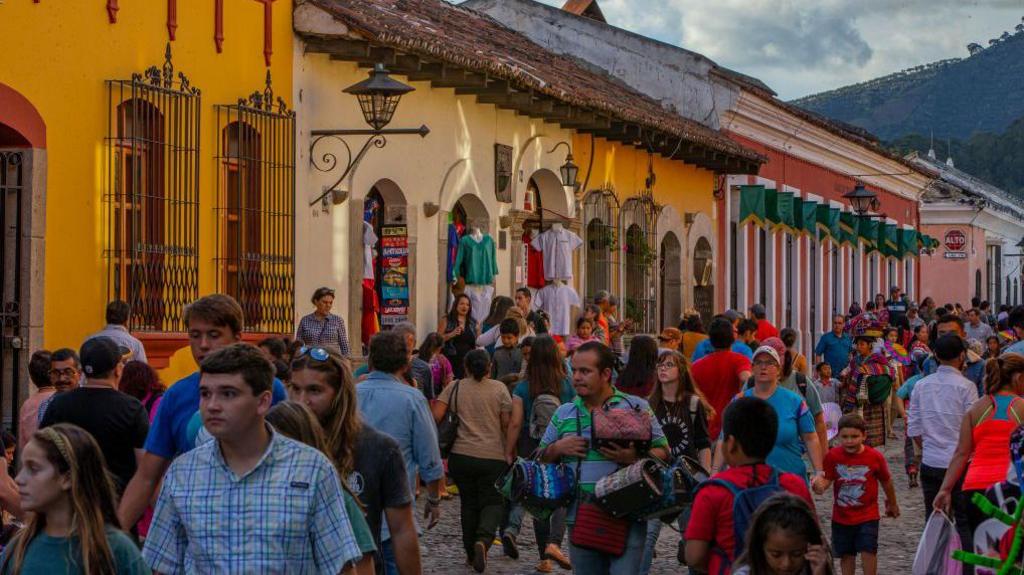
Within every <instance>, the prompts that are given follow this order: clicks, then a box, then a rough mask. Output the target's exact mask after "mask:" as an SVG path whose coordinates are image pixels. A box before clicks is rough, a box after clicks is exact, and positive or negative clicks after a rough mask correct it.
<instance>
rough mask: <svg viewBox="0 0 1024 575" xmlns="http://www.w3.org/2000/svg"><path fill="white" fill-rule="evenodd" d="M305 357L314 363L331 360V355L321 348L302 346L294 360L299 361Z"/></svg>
mask: <svg viewBox="0 0 1024 575" xmlns="http://www.w3.org/2000/svg"><path fill="white" fill-rule="evenodd" d="M307 355H308V356H309V357H310V358H312V359H315V360H316V361H327V360H328V359H330V358H331V354H330V353H328V352H327V350H326V349H324V348H322V347H309V346H305V345H304V346H302V347H300V348H299V353H298V354H297V355H296V356H295V359H299V358H300V357H305V356H307Z"/></svg>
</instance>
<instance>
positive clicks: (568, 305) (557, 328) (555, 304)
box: [533, 282, 580, 337]
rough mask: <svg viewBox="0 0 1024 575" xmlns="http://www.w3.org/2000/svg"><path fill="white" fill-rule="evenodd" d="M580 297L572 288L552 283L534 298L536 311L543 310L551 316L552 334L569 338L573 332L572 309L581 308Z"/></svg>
mask: <svg viewBox="0 0 1024 575" xmlns="http://www.w3.org/2000/svg"><path fill="white" fill-rule="evenodd" d="M579 305H580V296H579V295H577V294H576V290H574V289H572V286H569V285H568V284H563V283H557V282H556V283H552V284H548V285H546V286H544V287H543V288H541V289H540V290H538V291H537V293H536V294H535V295H534V296H533V307H534V309H542V310H544V311H545V312H547V314H548V315H549V316H551V330H550V331H551V334H552V335H560V336H562V337H565V336H568V335H569V334H570V333H572V332H573V330H572V325H571V324H572V308H573V306H577V307H579Z"/></svg>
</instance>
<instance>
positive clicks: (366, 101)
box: [343, 63, 415, 131]
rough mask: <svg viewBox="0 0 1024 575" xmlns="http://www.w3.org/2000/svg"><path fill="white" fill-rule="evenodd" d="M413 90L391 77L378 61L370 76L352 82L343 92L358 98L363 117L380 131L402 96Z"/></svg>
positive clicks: (393, 113)
mask: <svg viewBox="0 0 1024 575" xmlns="http://www.w3.org/2000/svg"><path fill="white" fill-rule="evenodd" d="M413 90H415V88H413V87H412V86H409V85H407V84H403V83H401V82H399V81H398V80H395V79H393V78H391V76H390V75H389V72H388V71H387V70H386V69H385V68H384V64H380V63H378V64H377V65H376V66H374V67H373V70H371V71H370V77H369V78H367V79H365V80H363V81H362V82H357V83H355V84H352V85H351V86H349V87H348V88H345V89H344V90H343V92H345V93H346V94H352V95H353V96H355V97H356V99H357V100H359V107H360V108H362V110H363V119H364V120H366V123H367V124H369V125H370V126H371V127H373V129H374V130H377V131H380V130H382V129H384V126H387V125H388V124H389V123H391V118H392V116H394V115H395V109H396V108H398V102H399V101H400V100H401V99H402V96H404V95H406V94H408V93H409V92H412V91H413Z"/></svg>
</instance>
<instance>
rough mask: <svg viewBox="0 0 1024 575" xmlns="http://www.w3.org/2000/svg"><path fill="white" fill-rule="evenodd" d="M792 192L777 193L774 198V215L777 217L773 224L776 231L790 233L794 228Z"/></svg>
mask: <svg viewBox="0 0 1024 575" xmlns="http://www.w3.org/2000/svg"><path fill="white" fill-rule="evenodd" d="M794 199H795V198H794V197H793V192H779V193H778V194H776V196H775V202H776V206H775V214H776V216H778V219H777V220H776V222H775V224H776V227H777V228H778V229H781V230H784V231H791V230H793V228H794V227H795V226H796V219H795V218H794V217H793V200H794Z"/></svg>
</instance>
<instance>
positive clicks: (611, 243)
mask: <svg viewBox="0 0 1024 575" xmlns="http://www.w3.org/2000/svg"><path fill="white" fill-rule="evenodd" d="M617 208H618V200H616V198H615V194H613V193H612V192H611V191H610V190H593V191H591V192H590V193H588V194H587V196H586V198H584V200H583V221H584V223H585V224H586V225H585V227H584V230H583V233H584V238H583V242H584V246H585V248H586V250H587V252H586V257H587V269H586V276H585V280H586V286H585V287H586V292H585V293H586V298H585V299H586V300H587V301H588V302H592V301H593V300H594V295H595V294H597V292H599V291H601V290H607V291H609V292H612V291H614V288H613V286H612V269H613V268H614V266H615V264H616V263H617V258H616V255H617V254H618V252H619V249H618V233H617V230H616V225H615V212H616V209H617Z"/></svg>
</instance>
